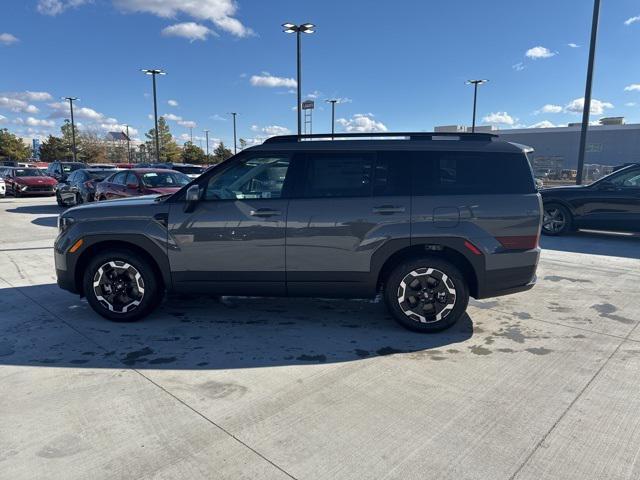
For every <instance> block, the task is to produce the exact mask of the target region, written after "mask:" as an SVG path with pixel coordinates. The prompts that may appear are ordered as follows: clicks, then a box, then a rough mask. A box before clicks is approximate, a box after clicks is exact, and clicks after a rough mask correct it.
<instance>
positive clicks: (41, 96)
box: [0, 90, 53, 102]
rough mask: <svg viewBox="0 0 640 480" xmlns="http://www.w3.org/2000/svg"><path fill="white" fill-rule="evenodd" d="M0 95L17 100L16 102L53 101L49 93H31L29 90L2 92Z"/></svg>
mask: <svg viewBox="0 0 640 480" xmlns="http://www.w3.org/2000/svg"><path fill="white" fill-rule="evenodd" d="M0 95H1V96H4V97H8V98H17V99H18V100H24V101H27V102H46V101H48V100H52V99H53V97H52V96H51V94H50V93H49V92H31V91H29V90H27V91H25V92H4V93H0Z"/></svg>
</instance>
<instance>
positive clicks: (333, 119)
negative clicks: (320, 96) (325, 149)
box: [325, 98, 338, 140]
mask: <svg viewBox="0 0 640 480" xmlns="http://www.w3.org/2000/svg"><path fill="white" fill-rule="evenodd" d="M325 102H327V103H330V104H331V140H333V137H334V136H335V134H336V103H338V100H337V99H335V98H332V99H331V100H325Z"/></svg>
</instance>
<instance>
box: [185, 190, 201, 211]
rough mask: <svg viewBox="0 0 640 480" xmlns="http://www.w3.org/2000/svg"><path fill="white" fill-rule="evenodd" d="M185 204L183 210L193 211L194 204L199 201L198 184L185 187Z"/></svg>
mask: <svg viewBox="0 0 640 480" xmlns="http://www.w3.org/2000/svg"><path fill="white" fill-rule="evenodd" d="M184 201H185V205H184V211H185V212H187V213H191V212H193V210H194V209H195V208H196V204H197V203H198V202H199V201H200V186H199V185H197V184H196V185H191V186H190V187H189V188H187V193H186V194H185V197H184Z"/></svg>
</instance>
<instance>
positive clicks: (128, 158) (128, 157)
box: [125, 125, 131, 163]
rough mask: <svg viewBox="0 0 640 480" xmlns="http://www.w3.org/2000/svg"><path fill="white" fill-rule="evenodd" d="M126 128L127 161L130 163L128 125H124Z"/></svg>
mask: <svg viewBox="0 0 640 480" xmlns="http://www.w3.org/2000/svg"><path fill="white" fill-rule="evenodd" d="M125 127H127V160H128V162H129V163H131V139H130V138H129V125H125Z"/></svg>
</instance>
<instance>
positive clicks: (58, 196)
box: [56, 193, 66, 208]
mask: <svg viewBox="0 0 640 480" xmlns="http://www.w3.org/2000/svg"><path fill="white" fill-rule="evenodd" d="M56 202H57V203H58V206H59V207H63V208H64V207H66V205H65V204H64V202H63V201H62V198H60V194H59V193H56Z"/></svg>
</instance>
